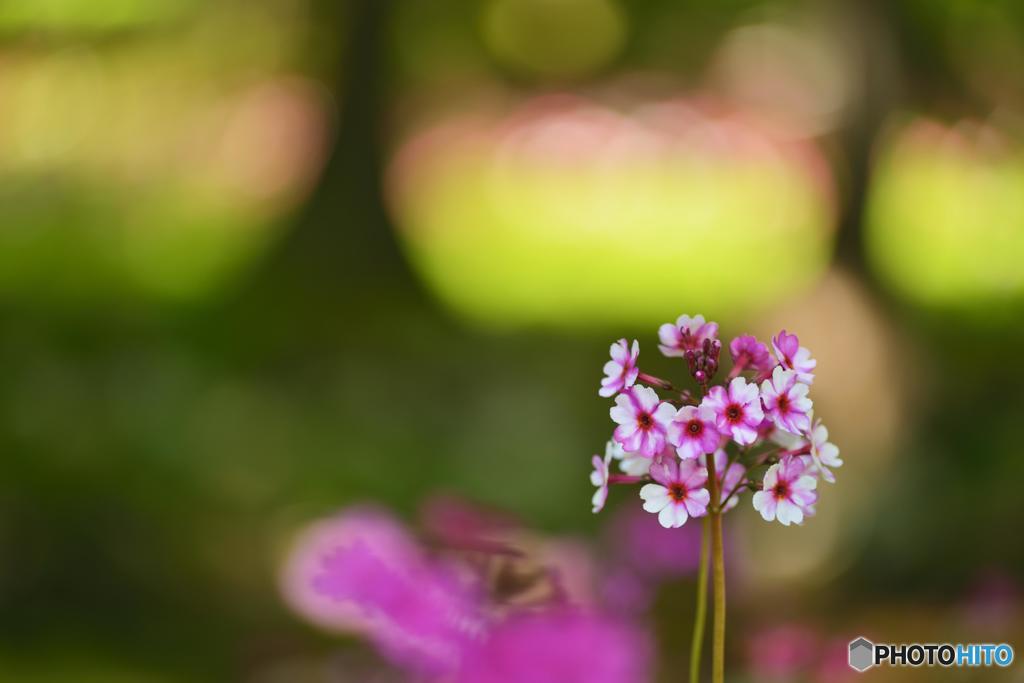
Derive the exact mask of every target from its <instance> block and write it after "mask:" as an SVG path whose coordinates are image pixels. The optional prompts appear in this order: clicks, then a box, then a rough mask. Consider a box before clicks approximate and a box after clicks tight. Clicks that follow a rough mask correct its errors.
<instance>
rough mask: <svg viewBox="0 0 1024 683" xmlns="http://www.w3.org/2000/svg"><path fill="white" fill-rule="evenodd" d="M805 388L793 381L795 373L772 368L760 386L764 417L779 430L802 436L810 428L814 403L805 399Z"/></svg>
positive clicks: (805, 386) (806, 387) (801, 383)
mask: <svg viewBox="0 0 1024 683" xmlns="http://www.w3.org/2000/svg"><path fill="white" fill-rule="evenodd" d="M807 392H808V386H807V385H806V384H804V383H803V382H799V381H797V374H796V373H795V372H794V371H792V370H784V369H783V368H782V366H781V365H776V366H775V370H773V371H772V376H771V379H766V380H765V381H764V382H762V383H761V404H762V405H763V406H764V409H765V415H766V416H767V417H769V418H771V420H772V422H774V423H775V426H776V427H778V428H779V429H784V430H786V431H787V432H793V433H796V434H804V433H806V432H807V431H808V430H809V429H810V428H811V410H812V409H813V407H814V404H813V403H812V402H811V399H810V398H808V397H807Z"/></svg>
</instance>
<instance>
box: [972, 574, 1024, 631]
mask: <svg viewBox="0 0 1024 683" xmlns="http://www.w3.org/2000/svg"><path fill="white" fill-rule="evenodd" d="M1020 607H1021V589H1020V585H1019V583H1018V582H1017V581H1016V580H1014V579H1013V578H1012V576H1011V575H1010V574H1008V573H1007V572H1005V571H1003V570H999V569H989V570H986V571H984V572H982V573H981V574H980V575H979V576H978V578H977V579H976V580H975V581H974V584H973V585H972V586H971V588H970V589H969V591H968V593H967V598H966V600H965V601H964V604H963V611H964V617H965V619H966V621H967V622H968V623H969V624H970V625H971V626H972V628H975V629H986V630H988V631H989V632H998V631H999V630H1001V629H1005V628H1007V627H1008V626H1009V625H1010V624H1012V623H1013V622H1014V620H1015V619H1016V618H1017V616H1018V614H1019V613H1020Z"/></svg>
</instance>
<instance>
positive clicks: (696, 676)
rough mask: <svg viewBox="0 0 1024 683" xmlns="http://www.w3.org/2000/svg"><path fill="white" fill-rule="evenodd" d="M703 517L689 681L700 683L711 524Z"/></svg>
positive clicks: (706, 608) (706, 607)
mask: <svg viewBox="0 0 1024 683" xmlns="http://www.w3.org/2000/svg"><path fill="white" fill-rule="evenodd" d="M708 520H709V518H708V517H704V527H703V529H702V531H701V534H700V567H699V569H698V573H697V613H696V614H695V615H694V618H693V641H692V642H691V643H690V683H700V655H701V650H702V649H703V648H704V623H705V622H706V621H707V611H708V554H709V548H708V546H710V545H711V524H710V522H709V521H708Z"/></svg>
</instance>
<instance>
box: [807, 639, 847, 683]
mask: <svg viewBox="0 0 1024 683" xmlns="http://www.w3.org/2000/svg"><path fill="white" fill-rule="evenodd" d="M818 648H819V651H820V657H819V661H818V666H817V667H816V670H815V672H814V677H813V679H812V680H813V681H814V682H815V683H845V682H846V681H852V680H854V679H855V678H856V677H857V676H858V675H859V674H858V673H857V672H856V671H854V670H853V669H851V668H850V641H849V639H847V638H840V639H833V640H830V641H829V642H827V643H824V644H820V645H818Z"/></svg>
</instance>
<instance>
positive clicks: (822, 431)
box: [807, 420, 843, 484]
mask: <svg viewBox="0 0 1024 683" xmlns="http://www.w3.org/2000/svg"><path fill="white" fill-rule="evenodd" d="M807 436H808V441H810V444H811V458H812V459H813V461H814V466H815V468H816V469H817V470H818V472H820V473H821V478H822V479H824V480H825V481H827V482H828V483H830V484H834V483H835V482H836V475H835V474H833V473H832V470H831V469H830V468H839V467H842V466H843V461H842V459H841V458H840V457H839V447H838V446H836V445H835V444H834V443H831V442H830V441H829V440H828V428H827V427H825V425H823V424H822V423H821V420H815V421H814V427H813V429H811V431H810V433H809V434H808V435H807Z"/></svg>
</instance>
